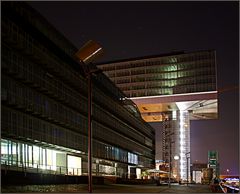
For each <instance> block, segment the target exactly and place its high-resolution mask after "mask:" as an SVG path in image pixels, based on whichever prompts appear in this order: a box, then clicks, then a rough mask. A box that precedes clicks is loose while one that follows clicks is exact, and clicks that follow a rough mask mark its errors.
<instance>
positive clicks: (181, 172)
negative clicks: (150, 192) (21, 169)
mask: <svg viewBox="0 0 240 194" xmlns="http://www.w3.org/2000/svg"><path fill="white" fill-rule="evenodd" d="M98 67H99V68H101V69H102V70H103V71H104V73H105V74H106V75H107V76H108V77H109V78H110V79H111V80H112V81H113V82H114V83H115V84H116V85H117V86H118V87H119V88H120V89H121V90H122V91H123V92H124V93H125V94H126V96H127V97H128V98H130V99H131V100H133V101H134V102H135V103H136V104H137V106H138V108H139V110H140V112H141V115H142V118H143V119H144V120H145V121H147V122H162V124H163V130H162V143H161V147H162V158H159V159H162V160H163V161H164V162H166V163H171V164H172V165H171V166H172V167H173V168H172V176H177V177H178V178H180V179H182V180H186V179H187V177H188V178H189V180H190V162H188V160H189V157H190V120H192V119H216V118H217V117H218V108H217V107H218V105H217V104H218V100H217V79H216V78H217V76H216V52H215V51H214V50H205V51H196V52H189V53H187V52H174V53H168V54H162V55H154V56H146V57H139V58H132V59H124V60H118V61H111V62H106V63H102V64H99V65H98ZM158 147H159V146H158ZM174 155H179V156H180V160H178V161H175V160H174V159H173V156H174ZM185 169H188V176H187V171H186V170H185Z"/></svg>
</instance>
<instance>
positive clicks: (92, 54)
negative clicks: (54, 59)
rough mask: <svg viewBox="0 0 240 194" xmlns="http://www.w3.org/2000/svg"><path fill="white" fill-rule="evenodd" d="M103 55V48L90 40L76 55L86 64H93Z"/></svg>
mask: <svg viewBox="0 0 240 194" xmlns="http://www.w3.org/2000/svg"><path fill="white" fill-rule="evenodd" d="M102 54H103V48H102V47H101V46H100V45H99V44H98V43H96V42H94V41H92V40H89V41H88V42H87V43H86V44H84V45H83V47H81V48H80V49H79V50H78V52H77V53H76V54H75V56H76V57H77V59H78V60H80V62H83V63H84V64H89V63H92V62H93V61H94V60H96V59H97V58H98V57H100V56H101V55H102Z"/></svg>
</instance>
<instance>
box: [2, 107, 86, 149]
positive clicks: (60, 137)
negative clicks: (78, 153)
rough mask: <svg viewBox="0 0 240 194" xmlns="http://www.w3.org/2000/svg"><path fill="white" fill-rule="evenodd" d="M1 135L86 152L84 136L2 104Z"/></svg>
mask: <svg viewBox="0 0 240 194" xmlns="http://www.w3.org/2000/svg"><path fill="white" fill-rule="evenodd" d="M1 124H2V126H1V128H2V136H5V135H8V136H12V137H15V138H19V137H22V138H25V139H27V138H28V139H29V140H38V141H41V142H47V143H51V144H56V145H62V146H68V147H72V148H76V149H80V150H82V151H84V152H86V149H87V147H86V146H87V139H86V137H84V136H82V135H80V134H77V133H76V132H72V131H70V130H68V129H66V128H63V127H61V126H58V125H55V124H52V123H49V122H46V121H43V120H40V119H37V118H35V117H32V116H29V115H27V114H24V113H21V112H18V111H14V110H11V109H9V108H6V107H3V106H2V118H1Z"/></svg>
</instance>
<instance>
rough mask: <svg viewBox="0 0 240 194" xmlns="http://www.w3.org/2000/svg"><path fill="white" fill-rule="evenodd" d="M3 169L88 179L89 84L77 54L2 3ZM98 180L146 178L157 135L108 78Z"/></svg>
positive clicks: (98, 80) (97, 115)
mask: <svg viewBox="0 0 240 194" xmlns="http://www.w3.org/2000/svg"><path fill="white" fill-rule="evenodd" d="M1 5H2V7H1V8H2V17H1V19H2V20H1V28H2V33H1V38H2V45H1V46H2V47H1V52H2V53H1V54H2V60H1V71H2V76H1V81H2V85H1V102H2V106H1V166H2V169H5V167H6V166H7V169H8V170H24V171H31V172H41V173H53V174H65V175H87V173H88V172H87V163H88V160H87V149H88V148H87V137H88V133H87V131H88V130H87V129H88V127H87V115H88V114H87V113H88V112H87V110H88V109H87V81H86V78H85V77H84V74H83V70H82V69H81V66H80V63H79V62H77V61H76V60H75V59H74V57H73V56H74V55H75V53H76V52H77V51H78V49H77V48H75V47H74V46H73V45H72V44H71V43H70V42H69V41H68V40H67V39H66V38H65V37H64V36H63V35H61V34H60V33H59V32H58V31H57V30H56V29H55V28H54V27H53V26H52V25H51V24H49V23H48V22H47V21H46V19H44V18H43V17H42V16H41V15H40V14H39V13H38V12H36V11H35V10H34V9H33V8H31V7H30V6H29V5H28V4H27V3H24V2H14V1H13V2H2V3H1ZM92 128H93V129H92V130H93V132H92V136H93V142H92V143H93V148H92V156H93V175H98V176H99V175H100V176H104V175H108V176H110V175H112V176H118V177H127V176H128V177H130V172H131V173H132V174H134V175H135V176H137V178H140V174H141V171H142V170H145V169H149V168H153V167H154V165H155V141H154V136H155V130H154V129H153V128H152V127H151V126H150V125H149V124H148V123H146V122H145V121H144V120H143V119H142V118H141V116H140V113H139V112H138V109H137V108H136V105H135V104H134V103H133V102H132V101H130V100H127V99H126V96H125V95H124V94H123V92H122V91H120V90H119V89H118V88H117V87H116V86H115V85H114V84H113V83H112V82H111V81H110V80H109V79H108V78H107V77H106V76H105V75H104V74H103V73H101V74H99V75H97V76H96V77H94V78H93V120H92Z"/></svg>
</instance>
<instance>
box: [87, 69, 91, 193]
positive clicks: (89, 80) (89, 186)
mask: <svg viewBox="0 0 240 194" xmlns="http://www.w3.org/2000/svg"><path fill="white" fill-rule="evenodd" d="M87 78H88V192H89V193H92V80H91V73H89V74H88V77H87Z"/></svg>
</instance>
